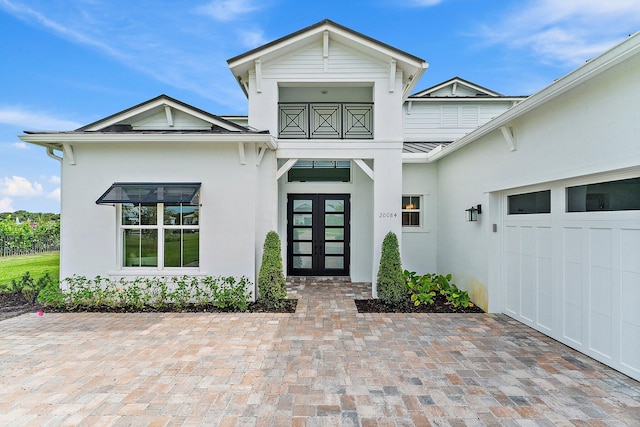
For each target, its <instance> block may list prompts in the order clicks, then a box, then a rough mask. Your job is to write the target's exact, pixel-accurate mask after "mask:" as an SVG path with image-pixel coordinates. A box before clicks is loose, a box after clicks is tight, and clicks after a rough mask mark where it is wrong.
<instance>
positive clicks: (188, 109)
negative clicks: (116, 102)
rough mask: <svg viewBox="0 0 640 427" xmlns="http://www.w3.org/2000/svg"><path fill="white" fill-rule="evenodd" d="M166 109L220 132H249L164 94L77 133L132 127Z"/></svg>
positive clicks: (85, 127) (96, 122) (91, 124)
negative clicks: (196, 120) (191, 117)
mask: <svg viewBox="0 0 640 427" xmlns="http://www.w3.org/2000/svg"><path fill="white" fill-rule="evenodd" d="M166 107H169V108H173V109H175V110H178V111H181V112H183V113H186V114H188V115H190V116H193V117H195V118H197V119H200V120H203V121H205V122H208V123H211V125H212V128H214V127H215V128H216V129H217V130H218V131H229V132H248V129H247V128H245V127H243V126H240V125H238V124H236V123H233V122H232V121H229V120H226V119H223V118H222V117H220V116H216V115H215V114H211V113H209V112H206V111H204V110H201V109H199V108H196V107H193V106H191V105H189V104H186V103H184V102H182V101H178V100H177V99H175V98H171V97H170V96H167V95H164V94H162V95H159V96H156V97H155V98H152V99H149V100H148V101H144V102H141V103H140V104H137V105H134V106H133V107H130V108H127V109H125V110H122V111H120V112H118V113H115V114H112V115H110V116H107V117H105V118H103V119H100V120H97V121H95V122H93V123H89V124H88V125H85V126H82V127H80V128H78V129H76V131H77V132H91V131H105V130H113V128H112V127H113V126H116V125H130V124H131V121H132V120H134V119H135V120H140V119H141V118H144V117H148V116H150V115H153V114H157V113H158V112H161V110H163V109H166ZM167 114H170V113H167ZM167 120H170V118H169V117H168V118H167ZM121 130H122V131H124V130H126V128H125V127H124V126H123V127H122V128H121Z"/></svg>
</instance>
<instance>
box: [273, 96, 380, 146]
mask: <svg viewBox="0 0 640 427" xmlns="http://www.w3.org/2000/svg"><path fill="white" fill-rule="evenodd" d="M278 106H279V110H278V116H279V118H278V120H279V123H278V137H279V138H283V139H372V138H373V103H371V102H309V103H302V102H280V103H279V104H278Z"/></svg>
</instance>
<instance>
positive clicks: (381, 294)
mask: <svg viewBox="0 0 640 427" xmlns="http://www.w3.org/2000/svg"><path fill="white" fill-rule="evenodd" d="M376 285H377V289H378V298H380V300H382V302H384V303H385V304H388V305H399V304H402V303H403V302H405V301H406V300H407V284H406V282H405V279H404V276H403V275H402V263H401V262H400V250H399V248H398V238H397V237H396V235H395V234H394V233H393V232H391V231H390V232H389V233H387V235H386V236H385V237H384V240H383V241H382V254H381V256H380V267H379V268H378V280H377V282H376Z"/></svg>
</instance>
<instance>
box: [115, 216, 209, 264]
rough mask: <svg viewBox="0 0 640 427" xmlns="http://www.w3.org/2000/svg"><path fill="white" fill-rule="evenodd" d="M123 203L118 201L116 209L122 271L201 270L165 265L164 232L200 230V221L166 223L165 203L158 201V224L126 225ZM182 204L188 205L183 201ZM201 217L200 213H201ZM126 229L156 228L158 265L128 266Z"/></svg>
mask: <svg viewBox="0 0 640 427" xmlns="http://www.w3.org/2000/svg"><path fill="white" fill-rule="evenodd" d="M138 204H139V203H135V204H134V205H138ZM122 205H123V204H122V203H118V204H117V206H118V208H117V209H116V213H117V216H118V220H117V222H118V231H117V232H118V238H117V245H118V250H117V251H116V252H117V254H118V266H119V269H120V270H121V271H126V272H131V271H138V272H146V273H149V272H153V271H167V272H176V271H180V272H198V271H200V267H199V266H198V267H165V266H164V241H165V238H164V233H165V230H198V231H200V221H198V224H191V225H169V224H164V203H156V204H155V206H156V224H154V225H125V224H123V223H122ZM182 205H187V206H188V204H185V203H182ZM201 209H202V207H201V206H198V211H200V210H201ZM199 218H200V215H199ZM124 230H156V231H157V233H158V248H157V257H158V262H157V264H158V265H157V266H150V267H144V266H126V265H125V262H124ZM198 245H199V248H198V264H200V260H201V256H200V254H201V253H202V248H201V241H200V239H199V241H198Z"/></svg>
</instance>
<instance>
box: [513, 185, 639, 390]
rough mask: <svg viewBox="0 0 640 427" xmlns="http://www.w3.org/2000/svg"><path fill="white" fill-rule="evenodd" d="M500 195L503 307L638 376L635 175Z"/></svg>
mask: <svg viewBox="0 0 640 427" xmlns="http://www.w3.org/2000/svg"><path fill="white" fill-rule="evenodd" d="M533 190H534V191H532V190H530V189H523V190H519V191H513V192H509V193H505V194H504V202H505V203H504V206H505V212H504V214H505V215H504V222H503V223H504V225H505V232H504V234H503V236H504V237H503V238H504V240H503V245H502V247H503V256H502V278H503V279H502V281H503V290H504V295H505V298H504V312H505V313H506V314H508V315H509V316H512V317H514V318H516V319H518V320H520V321H521V322H523V323H525V324H527V325H529V326H531V327H533V328H535V329H537V330H539V331H541V332H543V333H545V334H547V335H549V336H551V337H553V338H555V339H557V340H559V341H561V342H563V343H565V344H567V345H569V346H570V347H573V348H575V349H577V350H579V351H581V352H583V353H585V354H587V355H589V356H591V357H593V358H595V359H597V360H599V361H601V362H603V363H605V364H607V365H609V366H611V367H613V368H615V369H618V370H620V371H621V372H624V373H626V374H627V375H629V376H631V377H633V378H635V379H640V178H637V177H636V178H627V179H615V180H603V179H602V178H600V179H599V180H591V181H586V182H576V181H573V182H567V183H561V184H555V185H552V186H548V187H547V188H544V187H542V188H540V187H538V188H535V189H533Z"/></svg>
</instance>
